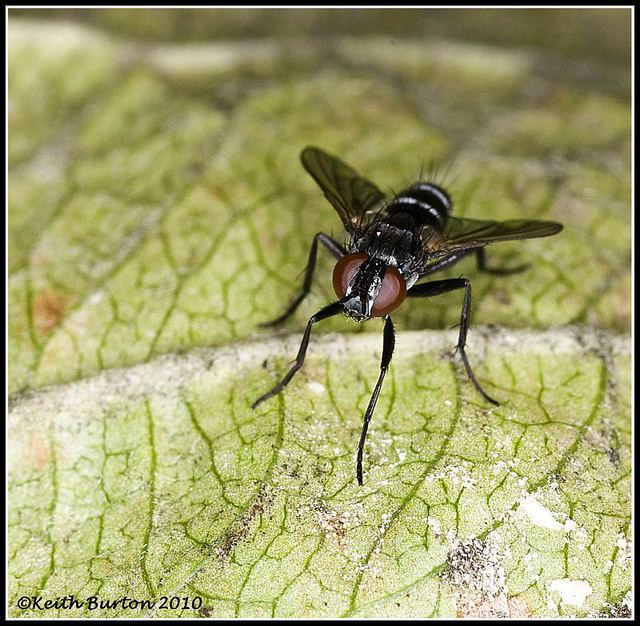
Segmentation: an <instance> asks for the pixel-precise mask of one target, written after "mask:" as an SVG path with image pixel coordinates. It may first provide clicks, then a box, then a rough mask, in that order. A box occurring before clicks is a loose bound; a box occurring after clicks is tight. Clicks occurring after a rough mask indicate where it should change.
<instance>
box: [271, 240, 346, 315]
mask: <svg viewBox="0 0 640 626" xmlns="http://www.w3.org/2000/svg"><path fill="white" fill-rule="evenodd" d="M318 241H319V242H320V243H322V244H324V245H325V247H326V248H327V249H328V250H329V252H331V254H333V256H335V257H336V259H340V258H342V257H343V256H344V255H345V254H346V253H347V251H346V250H345V249H344V248H343V247H342V246H341V245H340V244H339V243H338V242H337V241H334V240H333V239H331V237H329V235H325V234H324V233H318V234H317V235H316V236H315V237H314V238H313V243H312V244H311V250H310V252H309V260H308V261H307V267H306V269H305V271H304V283H303V285H302V290H301V291H300V293H299V294H298V295H297V296H296V298H295V300H294V301H293V302H292V303H291V304H290V305H289V307H288V308H287V310H286V311H285V312H284V313H283V314H282V315H281V316H280V317H277V318H276V319H274V320H272V321H271V322H265V323H263V324H260V326H262V327H268V326H277V325H278V324H281V323H282V322H284V321H285V320H286V319H287V318H289V317H290V316H291V315H292V314H293V312H294V311H295V310H296V309H297V308H298V305H299V304H300V303H301V302H302V301H303V300H304V299H305V298H306V297H307V296H308V295H309V291H311V281H312V280H313V271H314V270H315V269H316V256H317V254H318Z"/></svg>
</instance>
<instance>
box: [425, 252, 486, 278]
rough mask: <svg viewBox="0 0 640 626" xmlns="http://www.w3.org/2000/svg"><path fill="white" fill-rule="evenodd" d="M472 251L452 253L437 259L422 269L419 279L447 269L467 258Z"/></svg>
mask: <svg viewBox="0 0 640 626" xmlns="http://www.w3.org/2000/svg"><path fill="white" fill-rule="evenodd" d="M472 252H474V250H460V251H459V252H453V253H451V254H448V255H447V256H444V257H442V258H441V259H438V260H437V261H435V262H434V263H431V265H427V267H425V268H424V270H423V272H422V273H421V274H420V277H422V276H426V275H427V274H433V273H434V272H439V271H441V270H443V269H446V268H447V267H451V266H452V265H455V264H456V263H457V262H458V261H461V260H462V259H464V258H465V257H467V256H469V255H470V254H471V253H472Z"/></svg>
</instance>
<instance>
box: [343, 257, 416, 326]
mask: <svg viewBox="0 0 640 626" xmlns="http://www.w3.org/2000/svg"><path fill="white" fill-rule="evenodd" d="M368 258H369V257H368V256H367V255H366V254H365V253H364V252H354V253H352V254H345V256H343V257H342V258H341V259H340V260H339V261H338V262H337V263H336V266H335V267H334V268H333V288H334V289H335V292H336V295H337V296H338V298H343V297H344V294H345V293H347V287H348V286H349V282H350V281H351V279H352V278H353V275H354V274H355V273H356V270H357V269H358V268H359V267H360V266H361V265H362V264H363V263H364V262H365V261H366V260H367V259H368ZM406 295H407V285H406V283H405V282H404V278H403V277H402V274H400V272H399V271H398V270H397V269H396V268H395V267H391V266H389V267H387V270H386V272H385V274H384V278H383V279H382V286H381V287H380V291H379V292H378V295H377V297H376V300H375V302H374V303H373V308H372V309H371V314H372V315H373V316H374V317H383V316H384V315H388V314H389V313H391V311H395V309H397V308H398V307H399V306H400V305H401V304H402V303H403V302H404V299H405V297H406Z"/></svg>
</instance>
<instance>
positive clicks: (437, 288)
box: [407, 278, 499, 406]
mask: <svg viewBox="0 0 640 626" xmlns="http://www.w3.org/2000/svg"><path fill="white" fill-rule="evenodd" d="M456 289H464V301H463V302H462V312H461V314H460V334H459V335H458V345H457V348H458V350H460V356H461V357H462V362H463V363H464V367H465V369H466V370H467V375H468V376H469V379H470V380H471V382H472V383H473V386H474V387H475V388H476V389H477V390H478V393H480V395H481V396H482V397H483V398H484V399H485V400H486V401H487V402H491V404H495V405H496V406H497V405H498V404H499V403H498V402H496V401H495V400H494V399H493V398H492V397H491V396H489V395H487V394H486V393H485V392H484V390H483V389H482V387H481V386H480V383H479V382H478V381H477V380H476V377H475V376H474V375H473V371H472V369H471V365H469V359H467V353H466V352H465V349H464V347H465V345H466V343H467V331H468V330H469V313H470V311H471V283H470V282H469V281H468V280H467V279H466V278H449V279H447V280H436V281H433V282H431V283H424V284H423V285H416V286H415V287H413V288H412V289H411V290H409V292H408V293H407V296H408V297H409V298H430V297H431V296H439V295H440V294H442V293H447V292H448V291H455V290H456Z"/></svg>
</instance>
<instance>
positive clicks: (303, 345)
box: [251, 302, 343, 409]
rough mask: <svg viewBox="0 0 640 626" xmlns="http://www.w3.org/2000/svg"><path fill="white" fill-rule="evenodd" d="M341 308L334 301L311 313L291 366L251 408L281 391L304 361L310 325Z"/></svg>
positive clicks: (339, 304) (336, 312)
mask: <svg viewBox="0 0 640 626" xmlns="http://www.w3.org/2000/svg"><path fill="white" fill-rule="evenodd" d="M342 310H343V308H342V303H341V302H334V303H333V304H330V305H329V306H326V307H324V309H320V310H319V311H318V312H317V313H316V314H315V315H312V316H311V318H310V319H309V321H308V322H307V328H306V329H305V331H304V335H303V336H302V342H301V343H300V349H299V350H298V356H297V357H296V362H295V363H294V365H293V367H292V368H291V369H290V370H289V371H288V372H287V375H286V376H285V377H284V378H283V379H282V380H281V381H280V382H279V383H278V384H277V385H276V386H275V387H274V388H273V389H272V390H271V391H268V392H267V393H265V394H264V396H260V397H259V398H258V399H257V400H256V401H255V402H254V403H253V404H252V405H251V408H252V409H255V408H256V407H257V406H258V405H259V404H260V403H261V402H264V401H265V400H267V399H268V398H270V397H271V396H275V395H276V394H277V393H278V392H280V391H282V390H283V389H284V388H285V387H286V386H287V385H288V384H289V381H290V380H291V379H292V378H293V375H294V374H295V373H296V372H297V371H298V370H299V369H300V368H301V367H302V364H303V363H304V357H305V355H306V353H307V346H308V345H309V336H310V335H311V327H312V326H313V325H314V324H315V323H316V322H320V321H321V320H324V319H327V317H331V316H332V315H336V314H338V313H341V312H342Z"/></svg>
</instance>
